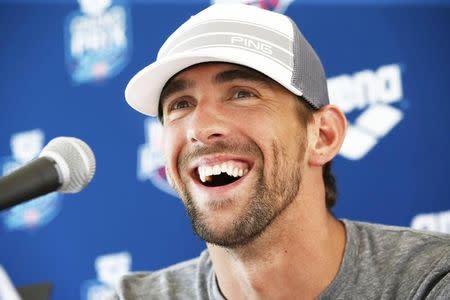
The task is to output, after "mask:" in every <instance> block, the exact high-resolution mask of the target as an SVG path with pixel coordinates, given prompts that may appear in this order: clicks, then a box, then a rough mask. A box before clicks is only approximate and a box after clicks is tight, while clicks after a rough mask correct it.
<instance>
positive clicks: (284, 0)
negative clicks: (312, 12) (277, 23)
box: [211, 0, 294, 13]
mask: <svg viewBox="0 0 450 300" xmlns="http://www.w3.org/2000/svg"><path fill="white" fill-rule="evenodd" d="M293 1H294V0H212V1H211V3H212V4H215V3H244V4H250V5H254V6H258V7H261V8H264V9H267V10H272V11H276V12H279V13H284V12H285V11H286V9H287V8H288V7H289V5H290V4H291V3H292V2H293Z"/></svg>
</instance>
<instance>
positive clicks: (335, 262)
mask: <svg viewBox="0 0 450 300" xmlns="http://www.w3.org/2000/svg"><path fill="white" fill-rule="evenodd" d="M311 196H313V195H311ZM304 200H305V201H304ZM315 200H316V201H306V199H305V198H302V199H297V200H296V201H294V202H293V203H291V205H289V207H288V208H287V209H285V210H284V211H283V212H282V213H281V214H280V215H279V216H278V217H277V218H276V219H275V220H274V221H273V222H272V223H271V224H270V225H269V226H268V227H267V228H266V230H265V231H264V233H263V234H262V235H261V236H259V237H258V238H257V239H255V240H253V241H252V242H250V243H248V244H246V245H244V246H240V247H237V248H233V249H229V248H223V247H219V246H214V245H209V244H208V248H209V252H210V255H211V259H212V262H213V265H214V270H215V272H216V276H217V280H218V283H219V286H220V289H221V291H222V293H223V294H224V296H225V297H226V298H228V299H269V298H270V299H292V298H297V297H298V295H302V298H304V299H313V298H315V297H317V296H318V295H319V294H320V293H321V292H322V291H323V290H325V289H326V287H327V286H328V285H329V284H330V283H331V281H332V280H333V279H334V277H335V276H336V274H337V272H338V270H339V266H340V263H341V261H342V257H343V253H344V248H345V229H344V225H343V224H342V223H340V222H339V221H337V220H336V219H335V218H334V217H333V216H332V215H331V214H330V213H329V212H328V211H327V209H326V208H325V207H323V208H322V209H317V203H321V202H319V201H317V200H318V199H317V198H316V199H315ZM321 201H322V200H321ZM308 204H312V205H308Z"/></svg>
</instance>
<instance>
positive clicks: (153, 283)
mask: <svg viewBox="0 0 450 300" xmlns="http://www.w3.org/2000/svg"><path fill="white" fill-rule="evenodd" d="M210 276H212V263H211V260H210V258H209V254H208V251H207V250H205V251H203V252H202V253H201V255H200V256H199V257H197V258H194V259H191V260H187V261H184V262H181V263H178V264H175V265H172V266H170V267H167V268H164V269H161V270H158V271H155V272H135V273H130V274H127V275H125V276H124V277H122V279H121V281H120V283H119V287H118V292H119V296H120V298H121V299H153V298H154V297H156V298H158V299H182V298H183V297H186V296H188V295H189V297H190V298H202V297H201V295H199V293H203V292H205V291H207V286H208V281H209V278H210Z"/></svg>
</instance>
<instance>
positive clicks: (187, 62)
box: [119, 4, 450, 299]
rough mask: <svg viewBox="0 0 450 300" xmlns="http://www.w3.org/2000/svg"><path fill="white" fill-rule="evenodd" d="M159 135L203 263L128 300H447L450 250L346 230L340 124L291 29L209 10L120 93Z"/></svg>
mask: <svg viewBox="0 0 450 300" xmlns="http://www.w3.org/2000/svg"><path fill="white" fill-rule="evenodd" d="M125 94H126V99H127V101H128V103H129V104H130V105H131V106H132V107H134V108H135V109H136V110H138V111H140V112H142V113H144V114H147V115H151V116H156V115H158V116H159V117H160V120H161V122H162V123H163V127H164V139H165V141H164V143H165V152H166V159H167V166H166V169H167V174H168V175H169V178H170V181H171V183H172V185H173V187H174V188H175V189H176V190H177V192H178V193H179V194H180V196H181V198H182V201H183V202H184V204H185V206H186V209H187V211H188V214H189V216H190V217H191V220H192V225H193V228H194V230H195V232H196V233H197V234H198V235H199V236H200V237H201V238H202V239H204V240H205V241H206V243H207V248H208V249H207V250H206V251H204V252H203V253H202V254H201V255H200V257H199V258H197V259H193V260H190V261H187V262H184V263H180V264H177V265H175V266H172V267H169V268H167V269H164V270H161V271H157V272H153V273H136V274H131V275H128V276H126V277H125V278H124V279H123V280H122V282H121V285H120V292H119V293H120V295H121V297H122V298H123V299H153V298H155V299H313V298H319V299H424V298H427V297H428V298H430V299H438V298H440V297H441V298H442V299H444V298H446V297H450V284H449V283H450V273H449V272H450V238H449V237H448V236H445V235H438V234H432V233H418V232H414V231H412V230H409V229H406V228H395V227H387V226H381V225H371V224H366V223H358V222H352V221H348V220H342V221H339V220H337V219H335V218H334V217H333V215H332V213H331V212H330V208H331V206H332V205H333V203H334V197H335V196H334V194H335V191H334V179H333V177H332V175H331V173H330V162H331V160H332V159H333V157H334V156H335V155H336V154H337V153H338V151H339V148H340V146H341V145H342V142H343V140H344V135H345V129H346V119H345V116H344V115H343V114H342V112H341V111H340V110H339V109H338V108H336V107H335V106H333V105H330V104H329V99H328V93H327V87H326V78H325V74H324V71H323V68H322V65H321V63H320V60H319V58H318V57H317V55H316V54H315V52H314V50H313V49H312V48H311V46H310V45H309V44H308V42H307V41H306V40H305V38H304V37H303V35H302V34H301V33H300V31H299V30H298V28H297V26H296V25H295V23H293V22H292V21H291V20H290V19H289V18H287V17H285V16H283V15H280V14H276V13H273V12H269V11H265V10H261V9H258V8H255V7H252V6H246V5H240V4H233V5H231V4H229V5H213V6H211V7H209V8H207V9H206V10H204V11H202V12H200V13H199V14H197V15H196V16H194V17H192V18H191V19H189V20H188V21H187V22H186V23H185V24H183V25H182V26H181V27H180V28H179V29H178V30H177V31H175V32H174V33H173V34H172V35H171V36H170V37H169V38H168V39H167V41H166V42H165V44H164V45H163V46H162V48H161V50H160V52H159V54H158V58H157V61H156V62H155V63H153V64H151V65H150V66H148V67H146V68H145V69H144V70H142V71H141V72H139V73H138V74H137V75H136V76H135V77H134V78H133V79H132V80H131V81H130V83H129V85H128V86H127V89H126V92H125Z"/></svg>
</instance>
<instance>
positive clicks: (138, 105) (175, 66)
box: [125, 49, 302, 116]
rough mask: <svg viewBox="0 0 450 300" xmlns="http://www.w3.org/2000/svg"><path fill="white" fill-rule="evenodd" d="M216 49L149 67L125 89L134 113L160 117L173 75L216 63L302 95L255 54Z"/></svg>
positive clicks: (173, 56)
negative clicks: (231, 65)
mask: <svg viewBox="0 0 450 300" xmlns="http://www.w3.org/2000/svg"><path fill="white" fill-rule="evenodd" d="M211 50H213V51H211ZM216 50H217V51H214V49H209V51H205V52H203V53H202V51H196V52H193V53H190V54H186V53H181V54H179V55H171V56H169V57H167V58H162V59H159V60H157V61H156V62H154V63H152V64H150V65H148V66H147V67H145V68H144V69H142V70H141V71H139V72H138V73H137V74H136V75H135V76H134V77H133V78H131V80H130V82H129V83H128V85H127V87H126V89H125V99H126V101H127V102H128V104H129V105H130V106H131V107H133V108H134V109H135V110H137V111H139V112H141V113H143V114H145V115H148V116H157V115H158V102H159V98H160V95H161V91H162V89H163V87H164V85H165V84H166V83H167V81H168V80H169V79H170V78H171V77H172V76H174V75H175V74H177V73H178V72H180V71H182V70H184V69H186V68H188V67H190V66H193V65H196V64H199V63H204V62H214V61H217V62H226V63H234V64H239V65H243V66H247V67H250V68H252V69H255V70H258V71H260V72H262V73H264V74H266V75H267V76H269V77H271V78H272V79H274V80H275V81H277V82H278V83H280V84H281V85H283V86H285V87H286V88H287V89H288V90H290V91H291V92H293V93H294V94H296V95H299V96H301V95H302V92H301V91H299V90H298V89H296V88H295V87H293V86H292V85H291V83H290V80H287V79H286V78H284V79H283V78H280V77H279V76H278V78H277V76H276V75H277V74H276V73H278V72H270V67H271V65H268V64H267V63H265V64H264V63H261V61H256V60H254V54H253V55H252V57H250V59H248V58H247V56H246V55H243V53H242V52H244V51H242V50H240V51H239V53H236V54H239V55H234V54H233V53H230V52H233V51H230V49H227V52H225V53H226V55H220V53H224V52H223V51H220V50H219V49H216ZM216 53H217V54H216ZM251 58H253V60H252V59H251ZM270 73H275V74H270Z"/></svg>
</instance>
